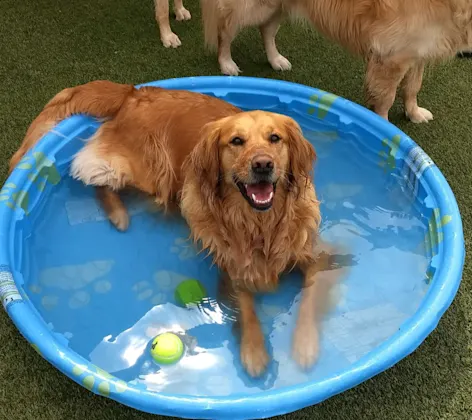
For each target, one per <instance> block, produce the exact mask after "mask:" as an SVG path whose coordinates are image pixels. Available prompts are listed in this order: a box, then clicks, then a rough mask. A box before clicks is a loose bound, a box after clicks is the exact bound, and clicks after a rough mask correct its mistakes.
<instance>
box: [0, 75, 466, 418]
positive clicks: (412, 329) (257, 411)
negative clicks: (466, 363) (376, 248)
mask: <svg viewBox="0 0 472 420" xmlns="http://www.w3.org/2000/svg"><path fill="white" fill-rule="evenodd" d="M146 85H148V86H149V85H151V86H160V87H165V88H172V89H188V90H196V91H200V90H201V91H204V92H205V91H211V90H212V89H221V90H222V91H227V92H231V91H232V90H235V91H238V90H239V92H244V91H245V92H249V91H252V92H261V93H264V92H266V93H269V94H271V95H274V96H279V97H280V98H290V97H292V98H305V99H306V102H307V103H308V98H309V97H312V96H313V95H320V94H325V93H326V92H323V91H320V90H318V89H315V88H311V87H307V86H303V85H300V84H295V83H291V82H285V81H278V80H270V79H262V78H248V77H241V76H239V77H224V76H209V77H186V78H180V79H168V80H163V81H158V82H151V83H147V84H146ZM141 86H144V85H139V86H137V87H141ZM281 100H283V99H281ZM329 112H330V113H334V114H338V115H348V116H349V118H350V119H352V120H353V121H355V123H356V124H357V125H360V126H364V127H368V128H369V130H370V131H376V132H379V133H382V135H383V136H384V137H388V138H392V137H393V136H395V135H400V136H401V142H400V144H399V150H400V151H402V152H404V154H405V156H406V155H407V154H408V153H407V152H408V150H411V149H412V148H413V147H417V145H416V144H415V143H414V142H413V140H412V139H410V138H409V137H408V136H407V135H406V134H404V133H403V132H402V131H400V130H399V129H398V128H397V127H395V126H394V125H392V124H390V123H388V122H387V121H385V120H384V119H382V118H380V117H379V116H377V115H376V114H374V113H372V112H371V111H369V110H367V109H365V108H364V107H362V106H360V105H357V104H355V103H353V102H351V101H348V100H346V99H343V98H340V97H338V98H337V99H336V100H335V101H334V102H333V103H332V105H331V107H330V109H329ZM85 123H88V124H90V118H89V117H86V116H73V117H71V118H68V119H66V120H64V121H62V122H61V123H59V124H58V126H57V127H56V129H55V132H56V133H57V132H59V133H62V135H61V137H64V135H66V136H67V135H71V134H72V133H73V132H74V131H76V130H77V129H78V128H79V127H80V126H82V125H84V124H85ZM59 143H60V139H59V141H58V135H57V134H54V133H48V134H47V135H46V136H45V137H44V138H43V139H42V141H41V142H40V143H39V144H38V145H37V146H36V147H35V149H34V150H35V151H41V152H43V153H45V154H47V153H48V151H49V152H50V151H51V150H52V149H53V148H56V149H57V148H58V147H59V146H58V144H59ZM25 172H26V171H20V170H14V171H13V172H12V174H11V175H10V177H9V178H8V180H7V181H6V184H8V183H15V184H18V185H23V184H25V185H26V184H27V183H28V180H27V179H26V173H25ZM421 176H422V179H423V180H424V182H426V183H427V184H428V186H429V188H430V194H431V195H432V196H433V198H434V199H435V200H436V202H437V204H438V207H439V209H440V211H441V214H448V215H451V216H452V219H451V222H450V223H448V224H446V225H445V226H444V227H443V229H442V234H443V241H442V251H441V254H440V255H441V257H442V258H441V259H440V261H438V264H437V265H436V266H437V269H436V272H435V274H434V277H433V279H432V281H431V284H430V286H429V290H428V292H427V294H426V296H425V297H424V299H423V301H422V302H421V305H420V307H419V309H418V310H417V312H416V313H415V314H414V315H413V316H412V317H411V318H409V319H408V320H407V321H406V322H405V323H404V324H403V325H402V327H401V328H400V329H399V330H398V331H397V332H396V333H395V334H394V335H393V336H391V337H390V338H389V339H388V340H386V341H385V342H384V343H382V344H381V345H380V346H378V347H377V348H375V349H374V350H373V351H371V352H370V353H368V354H367V355H366V356H364V357H363V358H361V359H360V360H358V361H357V362H356V363H354V364H353V365H351V366H350V369H349V370H347V371H344V372H342V373H341V374H338V375H335V374H333V375H331V376H329V377H327V378H325V379H324V380H322V381H318V382H313V383H303V384H297V385H293V386H289V387H286V388H279V389H275V390H270V391H263V392H260V393H258V394H252V395H244V396H237V395H235V396H231V395H229V396H225V397H190V396H184V395H175V394H166V393H155V392H152V391H148V390H143V389H140V388H138V387H134V386H132V385H130V384H127V386H126V388H125V390H124V391H123V390H122V389H121V390H119V385H120V381H119V380H118V379H117V378H114V377H112V376H110V375H108V376H107V375H106V372H103V371H101V370H100V369H96V367H94V366H93V365H92V364H91V363H90V362H89V361H87V360H86V359H85V358H83V357H81V356H79V355H78V354H77V353H75V352H74V351H72V350H70V349H69V348H68V347H67V346H66V345H65V344H64V343H63V342H61V341H59V340H57V339H56V337H55V336H54V335H53V334H52V333H51V331H50V330H49V328H48V326H47V325H46V323H45V322H44V321H43V320H42V319H41V318H40V317H39V315H38V314H37V313H36V311H34V310H33V308H32V307H31V306H30V305H29V304H28V303H27V300H26V299H20V300H17V301H13V302H11V303H9V304H7V305H6V311H7V313H8V315H9V316H10V318H11V319H12V320H13V322H14V323H15V325H16V326H17V328H18V329H19V330H20V332H21V333H22V335H23V336H24V337H25V338H26V339H27V340H28V341H29V342H30V344H32V345H33V346H34V347H35V349H36V350H37V351H38V352H39V353H40V354H41V355H42V357H44V358H45V359H46V360H48V361H49V362H50V363H51V364H53V365H54V366H55V367H56V368H57V369H59V370H60V371H61V372H63V373H64V374H66V375H67V376H69V377H70V378H71V379H73V380H74V381H75V382H77V383H79V384H80V385H82V380H81V379H80V378H79V376H78V374H77V372H78V371H80V372H85V374H87V375H90V376H92V377H93V378H94V379H95V383H96V382H97V381H99V380H100V381H103V380H107V381H108V383H109V384H111V388H110V389H111V390H110V392H108V393H106V396H108V397H109V398H112V399H114V400H116V401H118V402H121V403H123V404H125V405H128V406H131V407H134V408H136V409H139V410H142V411H145V412H149V413H154V414H161V415H168V416H177V417H184V418H202V419H219V420H220V419H234V420H236V419H250V418H267V417H272V416H276V415H281V414H285V413H288V412H293V411H295V410H298V409H301V408H304V407H307V406H310V405H314V404H317V403H319V402H321V401H323V400H326V399H327V398H329V397H332V396H334V395H336V394H339V393H341V392H343V391H345V390H347V389H350V388H352V387H354V386H356V385H358V384H360V383H361V382H364V381H366V380H367V379H369V378H371V377H373V376H375V375H377V374H379V373H381V372H382V371H384V370H386V369H388V368H390V367H391V366H393V365H394V364H396V363H397V362H398V361H400V360H401V359H403V358H404V357H406V356H408V355H409V354H410V353H412V352H413V351H414V350H415V349H416V348H417V347H418V346H419V345H420V344H421V343H422V342H423V340H424V339H425V338H426V337H427V336H428V335H429V334H430V333H431V332H432V331H433V330H434V329H435V328H436V326H437V324H438V322H439V320H440V318H441V316H442V315H443V314H444V312H445V311H446V309H447V308H448V307H449V305H450V304H451V303H452V301H453V299H454V296H455V294H456V292H457V290H458V288H459V285H460V281H461V277H462V269H463V265H464V258H465V250H464V238H463V230H462V221H461V217H460V213H459V208H458V206H457V203H456V200H455V197H454V194H453V192H452V190H451V188H450V187H449V184H448V183H447V181H446V179H445V178H444V176H443V175H442V173H441V171H440V170H439V169H438V168H437V167H436V166H435V165H434V164H432V165H429V166H428V167H427V168H426V169H425V170H424V172H423V173H422V175H421ZM14 214H15V213H14V212H12V211H11V210H10V209H8V208H7V207H6V206H0V271H1V270H7V271H3V273H2V272H0V274H4V273H5V272H7V273H8V274H10V272H9V271H8V270H10V267H13V266H14V261H13V256H11V255H10V254H11V252H10V250H11V249H12V246H13V245H12V244H13V241H14V232H13V228H12V226H13V222H14ZM12 275H13V279H14V281H15V283H16V285H17V286H18V289H20V286H21V285H20V282H19V281H17V275H16V274H15V272H14V271H13V273H12ZM2 279H4V277H0V280H2ZM82 378H83V376H82ZM82 386H83V385H82ZM91 390H92V391H93V392H95V393H97V394H102V395H103V392H98V391H97V389H96V387H95V388H93V389H91Z"/></svg>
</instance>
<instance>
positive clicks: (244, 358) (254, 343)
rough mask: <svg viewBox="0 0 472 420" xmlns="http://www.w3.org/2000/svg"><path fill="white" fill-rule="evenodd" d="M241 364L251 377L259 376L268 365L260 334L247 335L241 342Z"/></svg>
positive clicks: (262, 338) (267, 357)
mask: <svg viewBox="0 0 472 420" xmlns="http://www.w3.org/2000/svg"><path fill="white" fill-rule="evenodd" d="M241 362H242V364H243V366H244V368H245V369H246V371H247V373H249V375H251V376H252V377H257V376H260V375H261V374H262V373H263V372H264V371H265V369H266V367H267V364H268V363H269V356H268V354H267V351H266V348H265V344H264V337H263V335H262V332H258V333H249V334H246V335H244V336H243V338H242V340H241Z"/></svg>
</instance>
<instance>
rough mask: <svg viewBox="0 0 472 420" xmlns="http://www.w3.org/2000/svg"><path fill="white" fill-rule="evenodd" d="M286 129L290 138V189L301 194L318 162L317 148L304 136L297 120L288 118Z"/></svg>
mask: <svg viewBox="0 0 472 420" xmlns="http://www.w3.org/2000/svg"><path fill="white" fill-rule="evenodd" d="M285 129H286V131H287V134H288V137H289V159H290V167H289V175H288V181H289V189H290V190H294V191H296V192H297V193H299V192H300V191H301V189H302V185H303V184H306V183H307V182H308V180H310V179H311V177H312V175H313V167H314V164H315V161H316V152H315V148H314V147H313V146H312V145H311V143H310V142H309V141H308V140H307V139H306V138H305V137H304V136H303V133H302V129H301V128H300V126H299V125H298V123H297V122H295V120H293V119H292V118H289V117H287V118H286V121H285Z"/></svg>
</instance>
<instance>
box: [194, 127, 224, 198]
mask: <svg viewBox="0 0 472 420" xmlns="http://www.w3.org/2000/svg"><path fill="white" fill-rule="evenodd" d="M220 132H221V124H219V121H214V122H210V123H208V124H206V125H205V126H204V127H203V129H202V132H201V137H200V140H199V142H198V143H197V145H196V146H195V147H194V149H193V151H192V153H191V154H190V159H189V162H188V164H189V165H190V167H191V170H192V171H193V172H194V174H195V176H196V178H197V180H198V182H200V183H201V189H202V195H203V196H204V197H205V198H206V199H207V200H212V199H214V198H215V197H216V195H217V194H218V191H219V184H220V153H219V139H220Z"/></svg>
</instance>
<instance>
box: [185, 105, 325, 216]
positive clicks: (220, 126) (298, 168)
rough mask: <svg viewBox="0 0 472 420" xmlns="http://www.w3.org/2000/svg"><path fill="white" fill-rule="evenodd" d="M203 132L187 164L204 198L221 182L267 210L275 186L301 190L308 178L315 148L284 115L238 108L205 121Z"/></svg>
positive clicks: (212, 195) (259, 207)
mask: <svg viewBox="0 0 472 420" xmlns="http://www.w3.org/2000/svg"><path fill="white" fill-rule="evenodd" d="M202 135H203V137H202V140H201V141H200V142H199V143H198V144H197V146H196V147H195V148H194V150H193V152H192V154H191V156H190V164H191V165H192V166H193V170H194V172H195V175H196V176H197V177H198V179H199V181H200V182H201V184H202V185H201V187H202V192H203V194H204V195H206V196H207V198H215V197H216V196H217V194H218V191H219V189H220V188H221V186H222V183H225V184H226V185H227V186H230V187H234V188H235V189H237V190H239V191H240V193H241V195H242V196H243V197H244V198H245V199H246V201H247V202H248V203H249V204H250V206H251V207H252V208H254V209H256V210H259V211H264V210H269V209H270V208H271V207H272V204H273V201H274V197H275V194H276V191H277V188H285V189H287V190H289V191H295V192H297V191H300V188H301V186H302V184H306V183H307V182H308V180H309V178H310V176H311V172H312V169H313V165H314V160H315V158H316V154H315V150H314V148H313V146H312V145H311V144H310V143H309V142H308V141H307V140H306V139H305V138H304V137H303V134H302V131H301V129H300V126H299V125H298V124H297V123H296V122H295V121H294V120H293V119H292V118H289V117H287V116H284V115H280V114H275V113H271V112H265V111H251V112H242V113H239V114H236V115H232V116H229V117H226V118H223V119H221V120H218V121H215V122H212V123H209V124H207V125H206V126H205V127H204V130H203V133H202Z"/></svg>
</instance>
